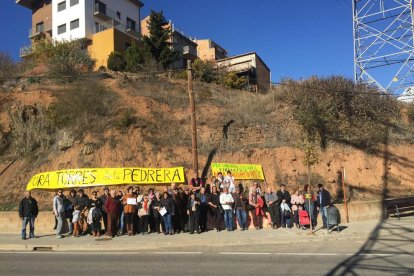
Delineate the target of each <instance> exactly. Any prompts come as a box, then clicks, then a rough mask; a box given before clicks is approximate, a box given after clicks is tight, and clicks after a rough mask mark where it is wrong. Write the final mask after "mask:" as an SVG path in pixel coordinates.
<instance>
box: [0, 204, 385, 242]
mask: <svg viewBox="0 0 414 276" xmlns="http://www.w3.org/2000/svg"><path fill="white" fill-rule="evenodd" d="M335 206H336V207H337V208H338V209H339V210H340V212H341V218H342V222H341V224H346V220H345V208H344V206H343V205H342V204H337V205H335ZM348 209H349V221H350V222H351V223H352V222H357V221H365V220H379V219H380V218H381V215H382V205H381V201H368V202H362V201H359V202H357V201H356V202H351V203H349V205H348ZM54 223H55V220H54V217H53V214H52V212H51V211H49V212H40V213H39V216H38V218H37V219H36V222H35V234H45V233H51V232H53V226H54ZM318 224H319V225H320V224H321V217H320V216H318ZM250 227H253V225H250ZM263 227H264V228H268V227H269V226H268V221H267V219H264V220H263ZM20 229H21V220H20V218H19V215H18V213H17V212H0V233H16V234H18V233H20ZM27 229H28V228H27ZM355 231H358V229H355Z"/></svg>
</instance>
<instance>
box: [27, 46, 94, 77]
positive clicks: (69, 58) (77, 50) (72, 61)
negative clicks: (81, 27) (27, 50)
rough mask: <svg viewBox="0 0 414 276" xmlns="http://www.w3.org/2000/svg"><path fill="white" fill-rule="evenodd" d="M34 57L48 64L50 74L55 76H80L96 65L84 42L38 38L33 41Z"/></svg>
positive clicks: (37, 60)
mask: <svg viewBox="0 0 414 276" xmlns="http://www.w3.org/2000/svg"><path fill="white" fill-rule="evenodd" d="M32 53H33V57H34V59H35V60H36V62H37V63H38V64H46V65H47V69H48V74H49V75H51V76H55V77H61V76H80V75H82V74H84V73H87V72H91V71H92V70H93V67H94V66H95V60H94V59H92V58H91V57H90V55H89V53H88V51H87V50H86V46H85V44H84V42H82V41H80V40H74V41H61V42H59V41H53V42H51V41H48V40H45V39H43V40H38V41H36V42H35V43H33V47H32Z"/></svg>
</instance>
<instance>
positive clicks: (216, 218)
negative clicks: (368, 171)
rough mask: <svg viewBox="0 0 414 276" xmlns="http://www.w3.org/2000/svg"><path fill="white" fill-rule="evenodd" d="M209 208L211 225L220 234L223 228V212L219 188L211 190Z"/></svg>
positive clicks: (214, 187)
mask: <svg viewBox="0 0 414 276" xmlns="http://www.w3.org/2000/svg"><path fill="white" fill-rule="evenodd" d="M208 207H209V211H210V217H211V223H212V225H213V227H214V229H216V231H217V232H220V227H221V215H222V214H221V212H222V211H223V209H222V207H221V205H220V195H219V193H218V192H217V187H216V186H213V187H212V188H211V194H210V195H209V197H208Z"/></svg>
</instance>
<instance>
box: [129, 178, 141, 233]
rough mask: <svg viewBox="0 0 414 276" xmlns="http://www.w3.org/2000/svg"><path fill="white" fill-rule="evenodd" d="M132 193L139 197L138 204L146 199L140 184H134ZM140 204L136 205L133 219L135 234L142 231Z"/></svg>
mask: <svg viewBox="0 0 414 276" xmlns="http://www.w3.org/2000/svg"><path fill="white" fill-rule="evenodd" d="M132 194H133V195H134V196H135V197H136V199H137V204H138V203H141V202H142V200H143V199H144V195H143V194H142V193H141V189H140V187H139V186H134V187H133V190H132ZM137 207H138V205H135V213H134V215H133V219H132V229H133V234H134V235H135V234H136V233H140V232H141V226H140V222H139V221H140V219H139V216H138V212H137V211H138V209H137Z"/></svg>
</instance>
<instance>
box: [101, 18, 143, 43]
mask: <svg viewBox="0 0 414 276" xmlns="http://www.w3.org/2000/svg"><path fill="white" fill-rule="evenodd" d="M112 28H114V29H117V30H118V31H120V32H123V33H125V34H127V35H129V36H131V37H133V38H135V39H138V40H139V39H140V38H141V35H140V33H139V32H137V31H135V30H133V29H131V28H130V27H128V26H125V25H124V24H122V23H120V22H119V21H117V20H112V19H111V20H108V21H106V22H105V23H96V24H95V32H94V33H95V34H96V33H99V32H103V31H106V30H108V29H112Z"/></svg>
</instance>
